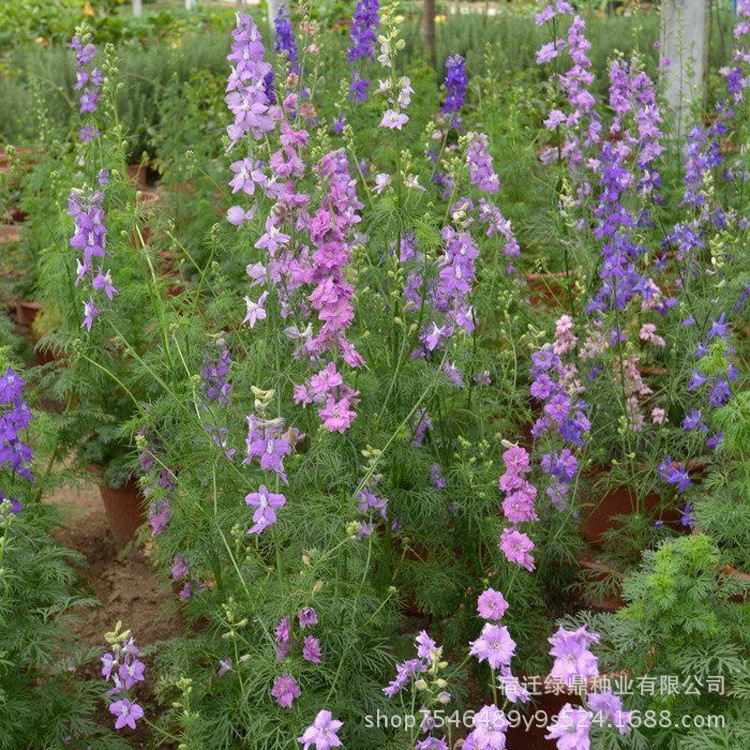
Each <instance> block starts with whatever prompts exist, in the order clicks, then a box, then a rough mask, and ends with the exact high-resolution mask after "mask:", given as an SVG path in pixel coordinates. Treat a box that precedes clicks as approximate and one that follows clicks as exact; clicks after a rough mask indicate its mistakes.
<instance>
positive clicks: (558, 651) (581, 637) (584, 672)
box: [549, 626, 599, 686]
mask: <svg viewBox="0 0 750 750" xmlns="http://www.w3.org/2000/svg"><path fill="white" fill-rule="evenodd" d="M598 641H599V636H598V635H597V634H596V633H589V632H588V630H587V629H586V627H585V626H583V627H580V628H578V629H577V630H565V628H563V627H562V626H561V627H560V628H559V629H558V631H557V632H556V633H555V635H553V636H552V637H551V638H549V642H550V644H552V648H551V649H550V655H551V656H554V657H555V663H554V665H553V666H552V671H551V672H550V676H551V677H553V678H554V679H557V680H561V681H562V682H563V683H565V684H566V685H568V686H570V685H571V684H572V682H573V680H574V679H582V680H584V681H586V680H588V679H590V678H591V677H596V676H597V675H598V674H599V663H598V661H597V658H596V656H594V654H593V653H591V651H590V650H589V645H590V644H592V643H598Z"/></svg>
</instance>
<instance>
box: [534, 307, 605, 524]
mask: <svg viewBox="0 0 750 750" xmlns="http://www.w3.org/2000/svg"><path fill="white" fill-rule="evenodd" d="M575 339H576V337H575V335H574V334H573V325H572V321H570V319H569V318H567V316H563V318H560V320H558V323H557V328H556V336H555V342H554V343H553V344H552V346H550V345H545V346H544V347H543V348H542V349H540V350H539V351H537V352H535V353H534V354H533V355H532V357H531V361H532V367H531V377H532V383H531V387H530V393H531V395H532V397H533V398H535V399H538V400H540V401H542V402H543V403H544V406H543V408H542V415H541V416H540V417H538V418H537V420H536V421H535V422H534V425H533V427H532V435H533V437H534V438H535V439H538V438H540V437H541V436H543V435H547V436H549V438H550V439H551V440H559V441H561V442H562V443H563V444H564V445H565V446H566V447H564V448H561V449H560V450H551V451H547V452H545V453H544V454H543V455H542V459H541V467H542V471H544V472H545V473H546V474H548V475H549V477H550V485H549V487H547V489H546V490H545V494H546V495H547V497H549V498H550V500H551V502H552V504H553V505H554V506H555V507H556V508H558V509H562V508H565V507H566V506H567V505H568V503H569V498H568V490H569V487H570V485H571V484H572V482H573V480H574V479H575V477H576V475H577V472H578V461H577V459H576V457H575V455H574V454H573V452H572V450H574V449H575V448H580V447H582V446H583V443H584V436H585V434H586V433H587V432H588V430H589V429H590V428H591V423H590V421H589V419H588V417H587V415H586V408H587V407H586V403H585V402H584V401H583V399H582V398H581V397H580V395H579V393H580V391H581V384H580V381H579V379H578V371H577V368H576V365H575V362H574V361H573V359H572V357H571V358H570V361H567V362H565V361H563V356H565V355H570V354H573V348H574V347H575V343H576V341H575ZM556 351H557V352H560V353H559V354H558V353H556Z"/></svg>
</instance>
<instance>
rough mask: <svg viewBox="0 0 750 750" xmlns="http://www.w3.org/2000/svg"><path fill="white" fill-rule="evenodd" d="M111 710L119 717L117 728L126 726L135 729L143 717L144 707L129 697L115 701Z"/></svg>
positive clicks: (116, 723)
mask: <svg viewBox="0 0 750 750" xmlns="http://www.w3.org/2000/svg"><path fill="white" fill-rule="evenodd" d="M109 712H110V713H111V714H113V715H114V716H116V717H117V721H116V722H115V729H122V728H123V727H125V726H128V727H130V728H131V729H135V723H136V721H138V720H139V719H142V718H143V709H142V708H141V707H140V706H139V705H138V704H137V703H133V702H132V701H130V700H128V699H127V698H125V699H123V700H120V701H115V702H114V703H113V704H112V705H111V706H110V707H109Z"/></svg>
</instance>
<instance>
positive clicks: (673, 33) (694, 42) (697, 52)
mask: <svg viewBox="0 0 750 750" xmlns="http://www.w3.org/2000/svg"><path fill="white" fill-rule="evenodd" d="M707 11H708V0H663V2H662V17H661V54H662V57H665V58H667V59H668V60H669V65H668V66H667V67H666V69H665V71H664V74H663V75H664V82H665V94H666V97H667V103H668V104H669V106H670V107H671V109H672V110H673V112H674V114H675V116H676V125H677V133H678V135H679V134H680V133H683V132H684V131H685V127H686V122H687V119H688V116H689V111H690V105H691V103H692V102H693V101H695V100H696V99H699V98H700V97H701V95H702V94H703V86H704V79H705V71H706V55H707V53H708V33H707V29H708V12H707Z"/></svg>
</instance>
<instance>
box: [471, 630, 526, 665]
mask: <svg viewBox="0 0 750 750" xmlns="http://www.w3.org/2000/svg"><path fill="white" fill-rule="evenodd" d="M470 646H471V649H470V651H469V653H470V654H472V655H473V656H476V657H477V659H478V660H479V661H480V662H483V661H486V662H487V663H488V664H489V665H490V667H492V668H493V669H499V668H500V667H507V666H510V662H511V660H512V659H513V654H514V653H515V651H516V643H515V641H514V640H513V639H512V638H511V637H510V633H509V632H508V628H506V627H505V626H504V625H495V624H493V623H486V624H485V626H484V627H483V628H482V632H481V633H480V635H479V638H477V639H476V640H475V641H472V642H471V643H470Z"/></svg>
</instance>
